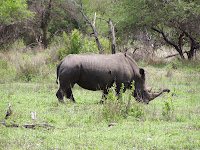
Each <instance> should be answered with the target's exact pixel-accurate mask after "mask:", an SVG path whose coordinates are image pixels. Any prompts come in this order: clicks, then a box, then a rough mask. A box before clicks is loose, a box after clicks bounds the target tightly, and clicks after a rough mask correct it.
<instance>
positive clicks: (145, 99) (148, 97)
mask: <svg viewBox="0 0 200 150" xmlns="http://www.w3.org/2000/svg"><path fill="white" fill-rule="evenodd" d="M164 92H167V93H169V92H170V90H169V89H164V90H161V91H159V92H155V93H153V92H152V93H150V92H148V91H147V90H141V89H140V90H137V89H136V90H135V91H134V97H135V100H136V101H138V102H142V103H145V104H149V102H150V101H152V100H153V99H155V98H156V97H158V96H160V95H161V94H163V93H164Z"/></svg>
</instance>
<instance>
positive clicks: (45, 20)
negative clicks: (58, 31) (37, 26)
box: [41, 0, 52, 49]
mask: <svg viewBox="0 0 200 150" xmlns="http://www.w3.org/2000/svg"><path fill="white" fill-rule="evenodd" d="M42 5H44V7H45V4H44V3H43V2H42ZM51 5H52V4H51V0H49V4H48V8H47V9H46V8H45V9H44V10H43V12H42V15H41V29H42V34H43V35H42V36H43V37H42V44H43V46H44V49H46V48H47V46H48V39H47V30H48V26H49V22H50V20H51V17H50V15H51V13H50V10H51Z"/></svg>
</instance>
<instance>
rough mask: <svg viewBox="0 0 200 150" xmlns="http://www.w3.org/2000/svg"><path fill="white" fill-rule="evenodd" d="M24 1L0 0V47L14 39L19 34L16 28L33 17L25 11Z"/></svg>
mask: <svg viewBox="0 0 200 150" xmlns="http://www.w3.org/2000/svg"><path fill="white" fill-rule="evenodd" d="M27 8H28V6H27V4H26V1H25V0H15V1H13V0H2V1H1V2H0V46H2V45H3V44H7V43H8V42H9V41H11V40H14V39H16V38H17V37H18V36H19V32H18V31H17V30H16V28H17V26H18V25H19V24H20V23H22V22H25V21H26V19H28V18H31V17H33V13H31V12H30V11H28V10H27Z"/></svg>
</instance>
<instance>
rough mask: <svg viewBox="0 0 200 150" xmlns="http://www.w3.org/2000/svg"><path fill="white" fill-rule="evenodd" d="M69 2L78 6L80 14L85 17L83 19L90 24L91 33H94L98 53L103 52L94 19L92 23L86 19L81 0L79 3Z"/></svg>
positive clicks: (72, 0)
mask: <svg viewBox="0 0 200 150" xmlns="http://www.w3.org/2000/svg"><path fill="white" fill-rule="evenodd" d="M71 2H73V3H74V4H75V5H76V6H77V7H78V8H80V9H81V13H82V16H83V17H84V18H85V20H86V21H87V22H88V24H89V25H90V26H91V28H92V30H93V33H94V34H93V35H94V37H95V39H96V43H97V46H98V50H99V53H100V54H103V53H104V52H103V50H102V46H101V44H100V41H99V38H98V33H97V30H96V29H95V24H94V23H95V21H94V23H92V22H91V21H90V20H89V19H88V17H87V16H86V15H85V13H84V8H83V4H82V0H80V3H81V5H78V4H77V3H76V2H75V1H74V0H71ZM94 20H96V14H95V19H94Z"/></svg>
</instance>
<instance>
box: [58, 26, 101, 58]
mask: <svg viewBox="0 0 200 150" xmlns="http://www.w3.org/2000/svg"><path fill="white" fill-rule="evenodd" d="M63 41H64V47H62V48H60V49H59V50H58V58H59V59H60V60H61V59H63V58H64V57H65V56H66V55H69V54H80V53H87V52H91V53H98V48H97V46H96V43H95V42H94V41H92V40H91V41H89V40H88V39H87V37H85V38H84V36H83V34H80V33H79V31H78V30H77V29H74V30H73V31H72V33H71V34H70V35H69V36H67V34H66V33H65V32H63Z"/></svg>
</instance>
